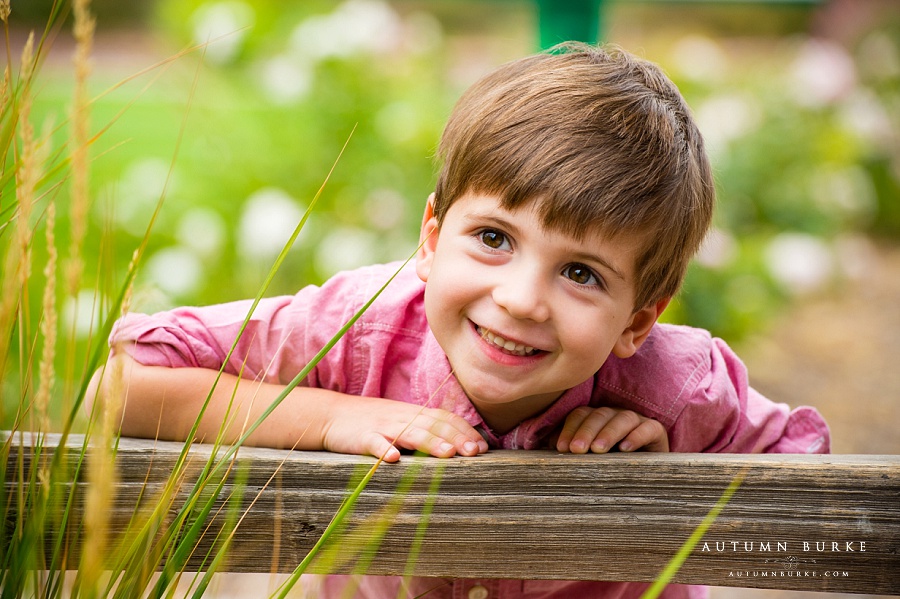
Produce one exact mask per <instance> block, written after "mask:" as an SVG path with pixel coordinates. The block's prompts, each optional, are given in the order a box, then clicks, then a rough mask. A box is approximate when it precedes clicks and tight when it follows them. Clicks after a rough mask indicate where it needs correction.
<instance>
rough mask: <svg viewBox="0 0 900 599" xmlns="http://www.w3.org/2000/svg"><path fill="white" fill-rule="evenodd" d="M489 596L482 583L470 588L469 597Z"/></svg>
mask: <svg viewBox="0 0 900 599" xmlns="http://www.w3.org/2000/svg"><path fill="white" fill-rule="evenodd" d="M487 596H488V590H487V589H486V588H484V587H483V586H481V585H480V584H476V585H475V586H473V587H472V588H471V589H469V599H487Z"/></svg>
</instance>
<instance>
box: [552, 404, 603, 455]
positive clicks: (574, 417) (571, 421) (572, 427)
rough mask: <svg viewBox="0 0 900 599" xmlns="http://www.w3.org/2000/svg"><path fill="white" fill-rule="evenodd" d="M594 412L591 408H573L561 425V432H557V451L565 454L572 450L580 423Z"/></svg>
mask: <svg viewBox="0 0 900 599" xmlns="http://www.w3.org/2000/svg"><path fill="white" fill-rule="evenodd" d="M594 411H595V410H594V409H593V408H589V407H587V406H582V407H580V408H575V409H574V410H572V411H571V412H569V415H568V416H566V422H565V424H563V427H562V430H561V431H560V432H559V439H558V440H557V441H556V450H557V451H562V452H566V451H571V450H572V448H571V446H572V440H573V439H574V438H575V433H577V432H578V429H580V428H581V425H582V423H583V422H584V421H585V420H586V419H587V417H588V416H590V415H591V413H593V412H594ZM581 453H584V452H581Z"/></svg>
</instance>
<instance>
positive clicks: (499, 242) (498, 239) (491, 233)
mask: <svg viewBox="0 0 900 599" xmlns="http://www.w3.org/2000/svg"><path fill="white" fill-rule="evenodd" d="M480 236H481V243H483V244H484V245H486V246H488V247H489V248H491V249H494V250H499V249H500V248H502V247H503V246H504V245H505V244H506V243H508V242H507V239H506V235H504V234H503V233H501V232H500V231H495V230H493V229H485V230H484V231H482V232H481V235H480Z"/></svg>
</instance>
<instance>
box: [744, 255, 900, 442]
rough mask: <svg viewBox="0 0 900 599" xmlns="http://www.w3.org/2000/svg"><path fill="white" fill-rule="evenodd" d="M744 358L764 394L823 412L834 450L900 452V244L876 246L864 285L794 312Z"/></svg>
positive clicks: (862, 280) (851, 286) (746, 348)
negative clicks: (899, 423) (809, 406)
mask: <svg viewBox="0 0 900 599" xmlns="http://www.w3.org/2000/svg"><path fill="white" fill-rule="evenodd" d="M739 354H740V355H741V357H742V358H743V359H744V361H745V363H746V364H747V367H748V368H749V372H750V381H751V384H752V385H753V386H754V387H755V388H757V389H758V390H759V391H760V392H762V393H763V394H764V395H766V396H767V397H769V398H771V399H773V400H775V401H783V402H786V403H788V404H791V405H794V406H796V405H802V404H805V405H811V406H814V407H816V408H818V409H819V411H820V412H821V413H822V415H823V416H825V419H826V420H827V421H828V424H829V426H830V427H831V433H832V452H833V453H892V454H900V432H898V429H897V423H898V420H900V247H880V248H877V251H875V252H874V253H873V255H872V257H871V260H869V261H868V262H867V265H866V268H865V269H864V272H863V273H862V274H861V275H860V277H859V278H858V279H857V280H855V281H852V282H848V283H845V284H843V285H842V288H841V289H839V290H837V291H835V292H833V293H832V294H830V295H828V296H826V297H820V298H816V299H812V300H809V301H806V302H803V303H802V304H801V305H798V306H796V307H795V308H793V309H791V310H790V311H788V312H787V313H785V314H784V315H782V316H781V317H779V319H778V321H777V322H776V323H774V324H773V326H772V327H771V328H770V329H769V331H768V332H767V333H766V335H765V336H761V338H759V339H755V340H752V341H750V342H747V343H745V344H743V345H742V347H741V348H740V349H739Z"/></svg>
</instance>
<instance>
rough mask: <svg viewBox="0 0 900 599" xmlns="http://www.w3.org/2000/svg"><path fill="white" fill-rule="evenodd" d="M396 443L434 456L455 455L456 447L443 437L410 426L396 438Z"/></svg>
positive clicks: (447, 456)
mask: <svg viewBox="0 0 900 599" xmlns="http://www.w3.org/2000/svg"><path fill="white" fill-rule="evenodd" d="M396 444H397V445H399V446H400V447H404V448H406V449H417V450H419V451H423V452H425V453H427V454H428V455H432V456H434V457H436V458H449V457H452V456H454V455H456V447H454V445H453V444H452V443H450V442H448V441H447V440H446V439H444V438H443V437H440V436H438V435H435V434H433V433H432V432H431V431H430V430H428V429H424V428H420V427H418V426H412V427H410V428H408V429H407V430H406V431H404V433H403V434H402V435H401V436H400V438H399V439H397V441H396Z"/></svg>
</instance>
